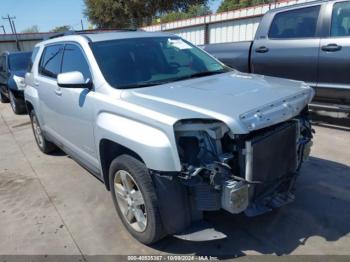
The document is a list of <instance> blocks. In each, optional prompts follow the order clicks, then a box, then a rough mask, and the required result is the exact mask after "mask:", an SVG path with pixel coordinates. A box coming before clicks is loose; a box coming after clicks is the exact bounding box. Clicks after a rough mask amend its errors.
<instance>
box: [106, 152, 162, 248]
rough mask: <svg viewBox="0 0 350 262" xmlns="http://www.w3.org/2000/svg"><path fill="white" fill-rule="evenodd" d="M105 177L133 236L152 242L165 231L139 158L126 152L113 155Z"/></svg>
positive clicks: (153, 192)
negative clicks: (107, 176)
mask: <svg viewBox="0 0 350 262" xmlns="http://www.w3.org/2000/svg"><path fill="white" fill-rule="evenodd" d="M109 181H110V188H111V193H112V198H113V201H114V205H115V207H116V209H117V212H118V215H119V217H120V218H121V220H122V222H123V224H124V226H125V227H126V228H127V230H128V231H129V233H130V234H131V235H132V236H133V237H135V238H136V239H137V240H138V241H140V242H142V243H144V244H152V243H154V242H156V241H158V240H160V239H161V238H162V237H164V236H165V235H166V234H165V233H164V229H163V225H162V221H161V217H160V212H159V207H158V200H157V195H156V192H155V189H154V185H153V182H152V179H151V176H150V174H149V172H148V169H147V168H146V166H145V165H144V164H143V163H142V162H141V161H139V160H137V159H135V158H133V157H131V156H129V155H122V156H119V157H117V158H116V159H114V160H113V161H112V164H111V166H110V169H109Z"/></svg>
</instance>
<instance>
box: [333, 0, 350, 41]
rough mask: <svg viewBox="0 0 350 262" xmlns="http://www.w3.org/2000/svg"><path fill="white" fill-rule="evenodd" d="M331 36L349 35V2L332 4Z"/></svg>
mask: <svg viewBox="0 0 350 262" xmlns="http://www.w3.org/2000/svg"><path fill="white" fill-rule="evenodd" d="M331 36H333V37H336V36H350V2H340V3H336V4H334V6H333V13H332V27H331Z"/></svg>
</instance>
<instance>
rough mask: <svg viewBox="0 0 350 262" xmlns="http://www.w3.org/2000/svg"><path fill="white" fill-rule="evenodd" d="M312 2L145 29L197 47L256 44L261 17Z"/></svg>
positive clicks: (268, 6)
mask: <svg viewBox="0 0 350 262" xmlns="http://www.w3.org/2000/svg"><path fill="white" fill-rule="evenodd" d="M309 1H312V0H282V1H279V2H277V3H271V4H264V5H257V6H252V7H248V8H242V9H239V10H234V11H229V12H222V13H217V14H212V15H207V16H201V17H195V18H190V19H183V20H179V21H174V22H170V23H165V24H158V25H152V26H148V27H144V28H143V29H144V30H146V31H167V32H170V33H174V34H177V35H179V36H181V37H183V38H185V39H187V40H188V41H190V42H192V43H194V44H196V45H203V44H205V43H206V42H208V43H225V42H238V41H249V40H253V38H254V36H255V32H256V30H257V28H258V25H259V22H260V20H261V18H262V16H263V15H264V14H265V13H266V12H267V11H269V10H270V9H274V8H277V7H282V6H287V5H293V4H297V3H304V2H309Z"/></svg>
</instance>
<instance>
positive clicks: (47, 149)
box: [29, 110, 57, 154]
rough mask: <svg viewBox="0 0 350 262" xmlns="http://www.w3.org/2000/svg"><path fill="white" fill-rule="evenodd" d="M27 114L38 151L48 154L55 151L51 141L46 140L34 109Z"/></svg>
mask: <svg viewBox="0 0 350 262" xmlns="http://www.w3.org/2000/svg"><path fill="white" fill-rule="evenodd" d="M29 115H30V120H31V123H32V129H33V133H34V137H35V141H36V144H37V145H38V147H39V149H40V151H41V152H43V153H45V154H49V153H51V152H53V151H55V150H56V149H57V147H56V146H55V145H54V144H53V143H51V142H49V141H47V140H46V138H45V136H44V134H43V132H42V130H41V126H40V124H39V121H38V118H37V116H36V114H35V112H34V110H32V111H31V112H30V114H29Z"/></svg>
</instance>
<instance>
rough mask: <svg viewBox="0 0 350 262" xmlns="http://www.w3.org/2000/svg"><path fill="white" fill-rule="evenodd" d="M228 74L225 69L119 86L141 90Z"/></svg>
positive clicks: (120, 87)
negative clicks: (142, 88)
mask: <svg viewBox="0 0 350 262" xmlns="http://www.w3.org/2000/svg"><path fill="white" fill-rule="evenodd" d="M226 72H228V71H227V70H225V69H223V70H217V71H205V72H198V73H194V74H190V75H187V76H183V77H178V78H170V79H167V80H164V81H151V82H144V83H136V84H130V85H123V86H118V88H119V89H129V88H141V87H148V86H157V85H163V84H167V83H171V82H176V81H181V80H186V79H191V78H197V77H202V76H211V75H217V74H222V73H226Z"/></svg>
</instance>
